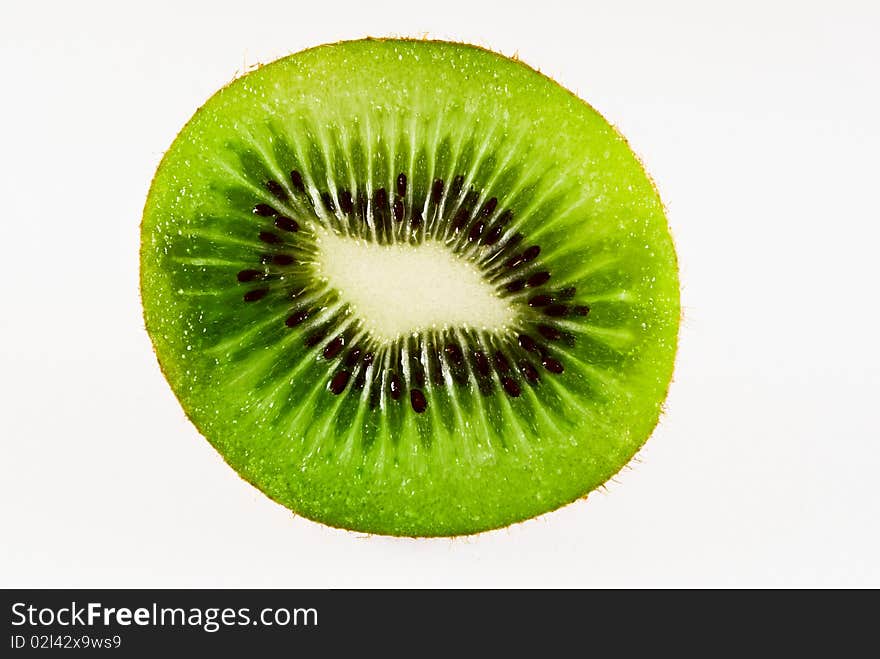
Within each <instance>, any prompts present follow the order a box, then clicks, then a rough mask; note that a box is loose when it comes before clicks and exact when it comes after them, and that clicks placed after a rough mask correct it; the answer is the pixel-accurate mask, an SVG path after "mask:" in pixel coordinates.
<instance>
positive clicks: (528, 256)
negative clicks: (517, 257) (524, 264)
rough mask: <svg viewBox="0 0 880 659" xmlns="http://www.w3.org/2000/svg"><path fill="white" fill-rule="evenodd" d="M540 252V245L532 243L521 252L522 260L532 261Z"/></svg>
mask: <svg viewBox="0 0 880 659" xmlns="http://www.w3.org/2000/svg"><path fill="white" fill-rule="evenodd" d="M540 253H541V247H540V246H538V245H532V246H531V247H528V248H526V251H524V252H523V253H522V260H523V261H534V260H535V259H536V258H537V256H538V254H540Z"/></svg>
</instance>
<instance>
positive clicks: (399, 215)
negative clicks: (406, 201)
mask: <svg viewBox="0 0 880 659" xmlns="http://www.w3.org/2000/svg"><path fill="white" fill-rule="evenodd" d="M392 212H393V213H394V221H395V222H400V221H401V220H402V219H403V199H401V198H400V197H397V198H396V199H395V200H394V207H393V208H392Z"/></svg>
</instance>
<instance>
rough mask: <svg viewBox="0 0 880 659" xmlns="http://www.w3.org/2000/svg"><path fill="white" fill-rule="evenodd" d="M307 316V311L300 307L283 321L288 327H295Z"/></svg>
mask: <svg viewBox="0 0 880 659" xmlns="http://www.w3.org/2000/svg"><path fill="white" fill-rule="evenodd" d="M308 317H309V312H308V311H306V310H305V309H302V310H300V311H297V312H296V313H295V314H292V315H290V316H288V317H287V320H285V321H284V324H285V325H287V326H288V327H296V326H297V325H299V324H300V323H301V322H303V321H304V320H305V319H306V318H308Z"/></svg>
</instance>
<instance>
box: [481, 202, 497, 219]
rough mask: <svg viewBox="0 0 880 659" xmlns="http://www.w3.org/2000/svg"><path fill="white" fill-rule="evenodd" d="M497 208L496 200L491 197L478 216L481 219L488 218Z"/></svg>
mask: <svg viewBox="0 0 880 659" xmlns="http://www.w3.org/2000/svg"><path fill="white" fill-rule="evenodd" d="M497 207H498V199H497V198H496V197H492V198H491V199H490V200H489V201H487V202H486V204H485V205H484V206H483V209H482V210H481V211H480V214H481V215H482V216H483V217H489V216H490V215H491V214H492V213H494V212H495V209H496V208H497Z"/></svg>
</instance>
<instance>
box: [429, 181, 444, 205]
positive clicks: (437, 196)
mask: <svg viewBox="0 0 880 659" xmlns="http://www.w3.org/2000/svg"><path fill="white" fill-rule="evenodd" d="M442 198H443V179H440V178H438V179H435V180H434V183H433V184H432V185H431V201H433V202H434V203H435V204H439V203H440V200H441V199H442Z"/></svg>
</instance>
